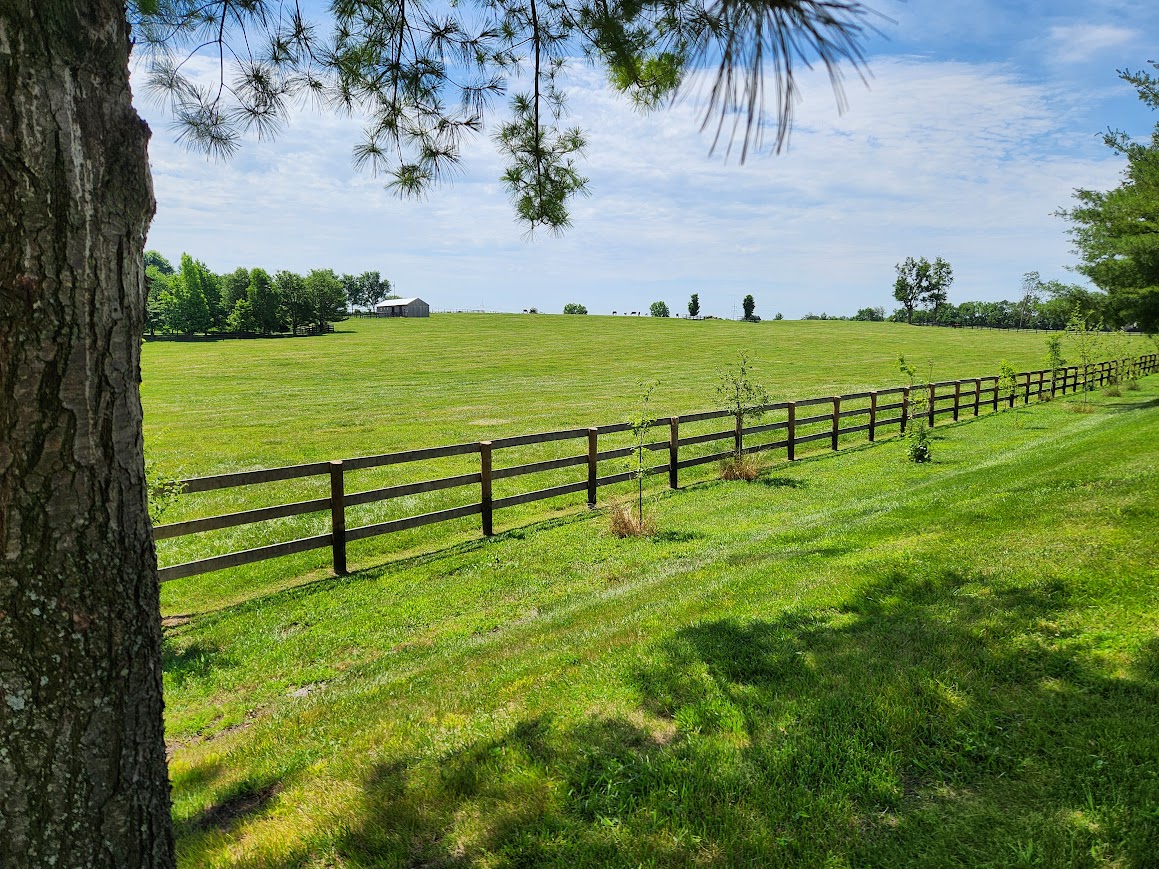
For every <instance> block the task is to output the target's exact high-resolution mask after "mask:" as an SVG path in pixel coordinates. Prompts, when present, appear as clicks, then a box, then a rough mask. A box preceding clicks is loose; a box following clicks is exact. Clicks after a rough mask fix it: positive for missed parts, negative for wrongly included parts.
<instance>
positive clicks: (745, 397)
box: [716, 350, 769, 480]
mask: <svg viewBox="0 0 1159 869" xmlns="http://www.w3.org/2000/svg"><path fill="white" fill-rule="evenodd" d="M719 376H720V381H719V383H717V385H716V396H717V398H718V399H719V400H720V401H721V403H722V404H723V405H724V407H725V409H726V410H728V412H729V413H730V414H732V417H733V421H734V422H735V424H736V440H735V441H734V443H733V455H732V457H731V458H729V459H727V460H726V461H725V462H724V463H723V465H722V466H721V476H722V477H724V479H726V480H752V479H755V478H756V476H757V474H759V473H760V465H759V464H758V463H757V461H756V460H755V459H754V458H752V457H751V456H746V455H745V452H744V440H743V435H742V429H743V428H744V421H745V420H746V419H760V418H761V417H762V416H764V413H765V411H764V406H765V405H766V404H768V403H769V393H768V392H767V391H766V390H765V388H764V386H762V385H761V384H759V383H755V382H754V381H753V379H752V364H751V363H750V362H749V355H748V351H747V350H742V351H741V353H740V357H739V358H738V359H737V362H736V365H731V366H729V367H728V368H725V369H723V370H722V371H721V372H720V375H719Z"/></svg>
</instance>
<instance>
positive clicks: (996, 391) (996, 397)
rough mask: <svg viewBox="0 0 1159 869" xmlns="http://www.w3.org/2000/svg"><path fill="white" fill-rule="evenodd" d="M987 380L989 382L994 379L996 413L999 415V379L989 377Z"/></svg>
mask: <svg viewBox="0 0 1159 869" xmlns="http://www.w3.org/2000/svg"><path fill="white" fill-rule="evenodd" d="M986 379H987V380H991V379H992V380H993V381H994V412H995V413H997V412H998V378H997V377H994V378H989V377H987V378H986Z"/></svg>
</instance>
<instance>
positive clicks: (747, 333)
mask: <svg viewBox="0 0 1159 869" xmlns="http://www.w3.org/2000/svg"><path fill="white" fill-rule="evenodd" d="M338 329H339V331H338V333H336V334H334V335H326V336H319V337H315V338H298V339H271V340H259V341H237V340H228V341H210V342H199V341H198V342H185V341H156V342H149V343H147V344H146V346H145V348H144V363H143V366H144V382H143V385H142V395H143V400H144V406H145V428H146V446H147V449H148V452H149V454H150V456H151V458H153V459H154V460H155V461H156V463H157V465H158V469H159V470H160V471H161V472H163V473H165V474H167V475H169V476H172V477H191V476H201V475H206V474H214V473H224V472H228V471H236V470H243V469H250V468H261V467H276V466H279V465H287V464H297V463H302V462H312V461H319V460H327V459H335V458H345V457H350V456H359V455H370V454H377V453H383V452H391V451H395V450H405V449H414V448H418V447H424V446H434V445H439V444H450V443H461V442H468V441H479V440H484V439H490V438H495V437H500V436H504V435H513V434H526V433H530V432H537V431H550V430H555V429H561V428H573V427H586V426H591V425H606V424H609V423H617V422H622V421H623V420H624V419H626V418H627V417H628V416H630V415H631V414H633V413H636V412H638V402H639V396H640V388H639V384H640V382H641V381H646V380H651V379H658V380H659V381H660V386H659V387H658V388H657V390H656V392H655V393H654V395H653V400H652V405H651V410H652V411H653V412H654V413H655V414H656V415H658V416H668V415H672V414H680V413H691V412H695V411H700V410H707V409H712V408H714V407H716V406H717V400H716V397H715V394H714V390H715V386H716V383H717V373H718V371H719V370H720V369H721V368H722V367H724V366H726V365H728V364H730V363H732V362H735V360H736V358H737V356H738V354H739V353H740V351H741V350H742V349H743V350H747V351H749V352H750V354H751V356H752V359H753V364H754V366H755V372H756V373H755V377H756V379H758V380H759V381H761V382H763V383H764V384H765V386H766V387H767V388H768V390H769V392H770V394H771V396H772V399H773V400H774V401H778V400H785V399H791V398H804V397H812V396H819V395H827V394H837V393H842V392H851V391H858V390H863V389H868V388H875V387H887V386H894V385H897V384H898V383H899V381H900V375H899V373H898V370H897V364H896V359H897V355H898V354H899V353H904V354H905V355H906V356H907V358H909V359H910V360H912V361H917V362H918V363H919V364H920V365H921V366H922V367H923V370H924V369H925V363H926V361H927V360H928V361H931V362H932V363H933V369H932V370H933V375H934V377H935V378H938V379H949V378H958V377H974V376H979V375H984V374H987V373H996V372H997V370H998V364H999V361H1000V360H1002V359H1007V360H1009V361H1010V363H1011V364H1012V365H1014V366H1015V367H1016V368H1017V369H1018V370H1025V369H1032V368H1040V367H1041V365H1042V357H1043V355H1044V340H1045V338H1044V336H1043V335H1035V334H1030V333H1016V332H996V331H982V330H951V329H930V328H917V327H908V326H905V325H901V324H893V323H846V322H817V321H780V322H763V323H759V324H751V323H739V322H729V321H713V320H708V321H699V322H697V321H687V320H678V319H666V320H665V319H653V318H648V317H641V318H627V317H619V318H616V317H595V316H586V317H584V316H547V315H537V316H533V315H501V314H495V315H436V316H434V317H431V318H430V319H420V320H385V319H351V320H348V321H345V322H343V323H340V324H338ZM1138 344H1139V352H1149V351H1150V350H1151V347H1150V345H1149V344H1148V343H1146V342H1144V341H1143V340H1139V341H1138ZM846 409H848V407H847V408H846ZM766 421H771V420H766ZM727 427H728V426H727V425H721V424H720V423H719V422H716V423H706V424H703V425H702V426H700V427H698V428H697V427H692V428H689V429H687V430H685V431H684V434H699V433H705V432H709V431H712V430H714V429H719V428H727ZM666 436H667V433H666V431H659V432H658V433H657V434H656V439H658V440H662V439H664V438H666ZM856 440H859V439H858V438H854V439H852V440H851V442H853V441H856ZM626 443H627V439H626V436H621V438H619V439H616V438H607V439H603V440H601V448H603V449H610V448H614V447H617V446H623V445H625V444H626ZM815 446H816V447H817V448H820V447H821V446H822V444H816V445H815ZM726 448H727V445H726V444H706V445H704V446H703V447H702V448H701V449H702V451H703V452H705V453H707V452H713V451H718V450H721V449H726ZM585 449H586V446H585V444H584V443H583V442H582V441H562V442H555V443H552V444H547V445H541V446H538V447H527V448H522V449H518V450H504V451H501V452H500V453H496V467H503V466H506V465H513V464H519V463H522V462H533V461H538V460H542V459H552V458H559V457H562V456H566V455H573V454H577V453H582V452H584V451H585ZM690 454H691V455H695V451H688V450H686V451H685V453H684V454H683V455H682V457H687V456H688V455H690ZM622 470H624V468H623V467H622V466H621V464H620V463H618V462H610V463H607V465H606V466H605V467H602V468H601V473H602V474H611V473H616V472H618V471H622ZM707 470H708V473H711V468H708V469H707ZM476 471H478V457H477V456H464V457H458V458H452V459H442V460H437V461H432V462H424V463H422V464H421V465H400V466H393V467H389V468H385V469H379V470H377V471H362V472H357V473H354V474H351V475H349V477H348V480H347V491H349V492H354V491H362V490H366V489H372V488H377V487H380V486H386V485H393V484H396V483H404V482H414V481H417V480H423V479H431V478H436V477H444V476H451V475H455V474H464V473H472V472H476ZM696 473H697V472H691V473H690V475H689V476H691V475H695V474H696ZM583 475H584V469H583V468H571V469H567V470H564V471H558V472H554V473H551V474H544V475H539V476H538V477H537V478H514V479H508V480H502V481H499V482H498V483H497V485H496V492H495V495H496V497H503V496H506V495H511V494H517V493H519V492H523V491H529V490H532V489H538V488H544V487H547V486H551V485H559V484H563V483H568V482H572V481H574V480H579V479H582V478H583ZM328 485H329V484H328V481H327V479H325V478H323V477H317V478H313V479H309V480H299V481H292V482H288V483H277V484H268V485H265V486H253V487H246V488H241V489H232V490H227V491H222V492H213V493H207V494H201V495H196V496H187V497H185V498H182V499H181V500H180V501H179V503H177V504H176V505H174V506H173V507H172V508H171V509H170V511H169V512H168V513H167V514H166V515H165V517H164V520H163V521H165V522H174V521H180V520H183V519H191V518H197V517H202V516H211V515H217V514H222V513H229V512H235V511H238V510H245V509H250V508H254V507H260V506H267V505H272V504H278V503H287V502H292V501H299V500H306V499H312V498H319V497H325V496H326V495H327V494H328ZM620 489H625V487H620ZM618 494H622V492H620V490H618V489H612V490H601V493H600V496H601V499H604V498H607V497H613V498H614V497H617V496H618ZM584 500H585V499H584V496H583V495H582V494H580V495H574V496H570V497H567V498H561V499H554V500H552V501H549V502H541V503H538V504H532V505H529V506H525V507H520V508H513V509H508V510H504V511H502V512H501V513H500V514H498V515H497V518H496V521H497V527H501V528H503V527H519V526H522V525H524V524H526V523H527V522H529V521H533V520H534V519H535V518H537V517H543V516H559V515H565V514H568V513H573V512H575V511H576V510H577V509H581V510H582V508H583V502H584ZM471 501H476V502H477V501H478V491H477V487H474V488H472V489H456V490H449V491H443V492H434V493H429V494H426V495H417V496H411V497H409V498H406V499H400V500H396V501H391V502H383V503H379V504H373V505H367V506H363V507H358V508H352V509H351V510H349V511H348V516H347V526H348V527H355V526H358V525H365V524H372V523H374V522H381V521H386V520H389V519H396V518H400V517H403V516H408V515H415V514H418V513H424V512H428V511H432V510H438V509H443V508H446V507H453V506H457V505H459V504H464V503H470V502H471ZM328 521H329V519H328V516H327V515H326V514H325V513H318V514H314V515H312V516H303V517H295V518H290V519H281V520H275V521H272V522H266V523H263V524H261V525H256V526H243V527H240V528H233V529H226V530H223V531H215V532H209V533H205V534H200V535H196V536H193V537H186V538H182V539H176V540H167V541H162V542H161V544H160V546H159V551H160V557H161V562H162V564H174V563H179V562H184V561H192V560H196V559H199V558H205V557H208V556H211V555H217V554H221V553H225V552H230V551H236V550H241V549H247V548H250V547H253V546H258V545H262V544H264V543H273V542H277V541H280V540H290V539H294V538H298V537H306V536H311V535H316V534H323V533H326V532H327V530H328V528H329V525H328ZM478 534H479V521H478V518H477V517H475V518H473V519H462V520H458V521H456V522H453V523H446V524H439V525H434V526H429V527H425V528H420V529H415V530H411V531H407V532H401V533H397V534H393V535H390V536H389V537H379V538H372V539H370V540H367V541H363V542H360V543H357V544H352V545H351V547H350V562H351V564H352V565H363V566H364V565H368V564H373V563H379V562H381V561H382V560H383V559H384V558H388V557H396V556H398V555H400V554H407V553H411V554H413V553H419V552H424V551H431V550H433V549H435V548H438V547H441V546H444V545H446V544H447V543H448V542H455V541H464V540H469V539H472V538H475V537H477V536H478ZM328 560H329V556H328V554H327V553H326V552H325V551H319V552H313V553H306V554H303V555H299V556H293V557H290V558H287V559H282V560H279V561H277V562H266V563H260V564H255V565H251V566H249V567H246V568H243V569H238V570H234V571H230V572H228V573H219V574H213V575H210V576H206V577H202V578H201V579H198V580H195V581H187V582H186V583H185V584H184V586H183V588H182V590H181V591H180V592H179V593H177V594H176V595H174V596H172V597H170V590H169V589H166V600H167V602H171V604H172V606H173V607H176V608H180V607H184V608H185V609H183V610H182V611H186V612H191V611H192V612H197V611H201V610H202V609H203V608H206V607H212V606H215V605H217V604H218V603H219V602H220V601H221V600H222V599H227V598H228V599H233V600H239V599H241V598H243V597H245V596H247V595H252V594H255V593H260V592H263V591H264V590H268V589H271V588H275V587H279V586H281V585H284V584H285V581H286V577H287V576H292V577H299V576H302V575H304V574H306V573H308V572H310V571H314V572H315V575H317V576H322V575H324V574H325V572H326V570H327V565H328Z"/></svg>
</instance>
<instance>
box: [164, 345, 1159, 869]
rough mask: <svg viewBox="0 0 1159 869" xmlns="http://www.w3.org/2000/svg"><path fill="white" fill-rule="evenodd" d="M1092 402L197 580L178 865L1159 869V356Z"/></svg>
mask: <svg viewBox="0 0 1159 869" xmlns="http://www.w3.org/2000/svg"><path fill="white" fill-rule="evenodd" d="M1011 355H1012V354H1011ZM1071 403H1072V402H1071V401H1070V399H1067V400H1065V401H1055V402H1052V403H1050V404H1045V405H1038V406H1031V407H1030V408H1028V409H1021V410H1019V411H1018V412H1017V414H1018V416H1017V419H1018V422H1019V425H1015V424H1014V420H1015V416H1014V415H1013V414H1011V413H1002V414H998V415H995V416H991V417H983V418H981V419H979V420H976V421H970V422H966V423H963V424H960V425H956V426H946V427H944V428H943V427H940V426H939V427H938V428H937V429H935V430H934V442H933V448H934V458H935V461H934V462H933V463H932V464H930V465H925V466H916V465H911V464H908V463H906V462H905V461H904V460H903V457H902V446H901V444H900V443H898V442H896V441H894V442H887V443H881V444H878V445H876V446H872V447H867V448H865V449H855V450H850V451H846V452H843V453H841V454H839V455H836V456H825V457H818V458H815V459H809V460H805V461H802V462H798V463H795V464H792V465H787V464H783V463H782V464H777V465H773V466H770V467H769V468H768V469H767V470H766V471H765V472H764V474H763V475H762V476H761V477H760V478H759V479H758V481H756V482H754V483H743V482H732V483H724V482H719V481H718V482H708V483H703V484H700V485H696V486H692V487H689V488H686V489H683V490H680V491H675V492H667V491H663V492H659V493H656V494H653V495H652V496H651V497H650V501H649V509H650V510H651V511H652V512H653V515H654V517H655V520H656V523H657V526H658V528H659V529H660V532H659V533H658V534H657V535H656V536H655V537H654V538H652V539H632V540H619V539H616V538H614V537H612V536H611V535H610V534H609V533H608V532H607V516H606V515H605V514H604V513H603V511H597V512H595V513H590V514H578V515H570V516H566V517H560V518H556V519H553V520H550V521H544V522H540V523H538V524H532V525H528V526H526V527H523V528H519V529H514V530H509V531H507V532H505V533H503V534H500V535H498V536H496V537H495V538H492V539H490V540H486V541H483V540H475V541H468V542H462V543H458V544H456V545H453V546H449V547H447V548H445V549H442V550H440V551H436V552H432V553H429V554H426V555H423V556H419V557H415V558H410V559H402V560H398V561H395V562H393V563H389V564H386V565H382V566H379V567H376V568H374V569H369V570H364V571H361V572H358V573H356V574H354V575H352V576H350V577H347V578H343V579H337V578H326V579H318V580H317V581H314V582H311V583H308V584H299V585H297V586H296V587H293V588H288V589H283V590H267V591H265V592H264V593H262V594H260V595H259V596H257V597H254V598H253V599H250V600H246V601H242V602H239V603H234V602H231V599H228V598H225V599H223V600H222V601H221V602H220V603H219V605H218V606H216V607H208V608H207V609H208V610H209V611H206V612H203V613H201V614H198V615H193V616H192V617H189V616H180V617H178V616H177V615H176V614H177V613H179V612H182V610H181V608H180V598H181V594H182V591H183V589H189V588H191V587H192V585H191V584H192V583H195V582H197V580H189V581H182V582H179V583H174V584H171V585H170V586H168V587H167V612H168V615H169V618H168V620H167V621H168V625H167V627H166V635H165V664H166V670H165V687H166V703H167V732H168V738H169V740H170V744H171V749H172V759H171V762H170V770H171V775H172V780H173V786H174V790H173V797H174V818H175V821H176V826H177V834H178V847H179V852H180V858H181V863H182V865H184V866H251V867H257V866H261V867H306V866H311V867H371V866H384V867H385V866H390V867H393V866H399V867H401V866H432V867H438V866H448V867H465V866H471V867H475V866H479V867H484V866H486V867H514V866H567V867H580V866H600V867H603V866H624V867H635V866H699V865H716V866H762V867H763V866H833V867H841V866H882V867H895V866H995V867H998V866H1003V867H1005V866H1067V867H1084V866H1108V867H1110V866H1113V867H1144V866H1153V865H1155V860H1156V855H1157V854H1159V605H1157V604H1159V586H1157V583H1156V580H1157V579H1159V568H1157V565H1159V543H1157V541H1156V533H1155V532H1156V529H1157V528H1159V507H1157V499H1156V495H1157V494H1159V467H1157V453H1159V451H1157V449H1156V438H1155V431H1156V427H1157V425H1159V378H1147V379H1145V380H1144V381H1143V388H1142V390H1141V391H1138V392H1126V393H1124V395H1123V396H1122V397H1120V398H1114V399H1111V398H1107V397H1103V396H1100V397H1098V398H1097V399H1096V402H1095V411H1094V412H1093V413H1089V414H1078V413H1072V412H1071V411H1070V409H1069V408H1070V405H1071ZM186 583H189V584H186Z"/></svg>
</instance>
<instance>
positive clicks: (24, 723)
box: [0, 0, 174, 867]
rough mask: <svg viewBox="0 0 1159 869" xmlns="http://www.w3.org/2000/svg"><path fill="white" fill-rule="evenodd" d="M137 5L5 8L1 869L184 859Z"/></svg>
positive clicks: (88, 0) (103, 1) (84, 0)
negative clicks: (150, 404) (177, 807)
mask: <svg viewBox="0 0 1159 869" xmlns="http://www.w3.org/2000/svg"><path fill="white" fill-rule="evenodd" d="M128 53H129V34H128V31H127V27H126V23H125V9H124V4H123V0H0V864H2V865H19V866H56V867H70V866H172V865H173V863H174V860H173V844H172V834H171V829H170V820H169V784H168V778H167V775H166V767H165V746H164V732H163V726H162V717H161V715H162V701H161V653H160V648H161V645H160V640H161V624H160V614H159V608H158V585H157V572H156V555H155V553H154V549H153V544H152V539H151V535H150V530H149V518H148V513H147V509H146V487H145V478H144V460H143V452H142V439H141V403H140V395H139V389H138V387H139V381H140V340H141V339H140V336H141V333H142V327H143V324H144V317H145V286H144V271H143V267H142V257H143V250H144V243H145V232H146V230H147V228H148V225H149V221H150V219H151V217H152V214H153V196H152V188H151V184H150V180H149V169H148V159H147V154H146V145H147V142H148V137H149V131H148V128H147V127H146V126H145V124H144V122H143V121H141V120H140V118H138V116H137V114H136V112H135V111H134V110H133V107H132V103H131V95H130V92H129V80H128Z"/></svg>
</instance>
